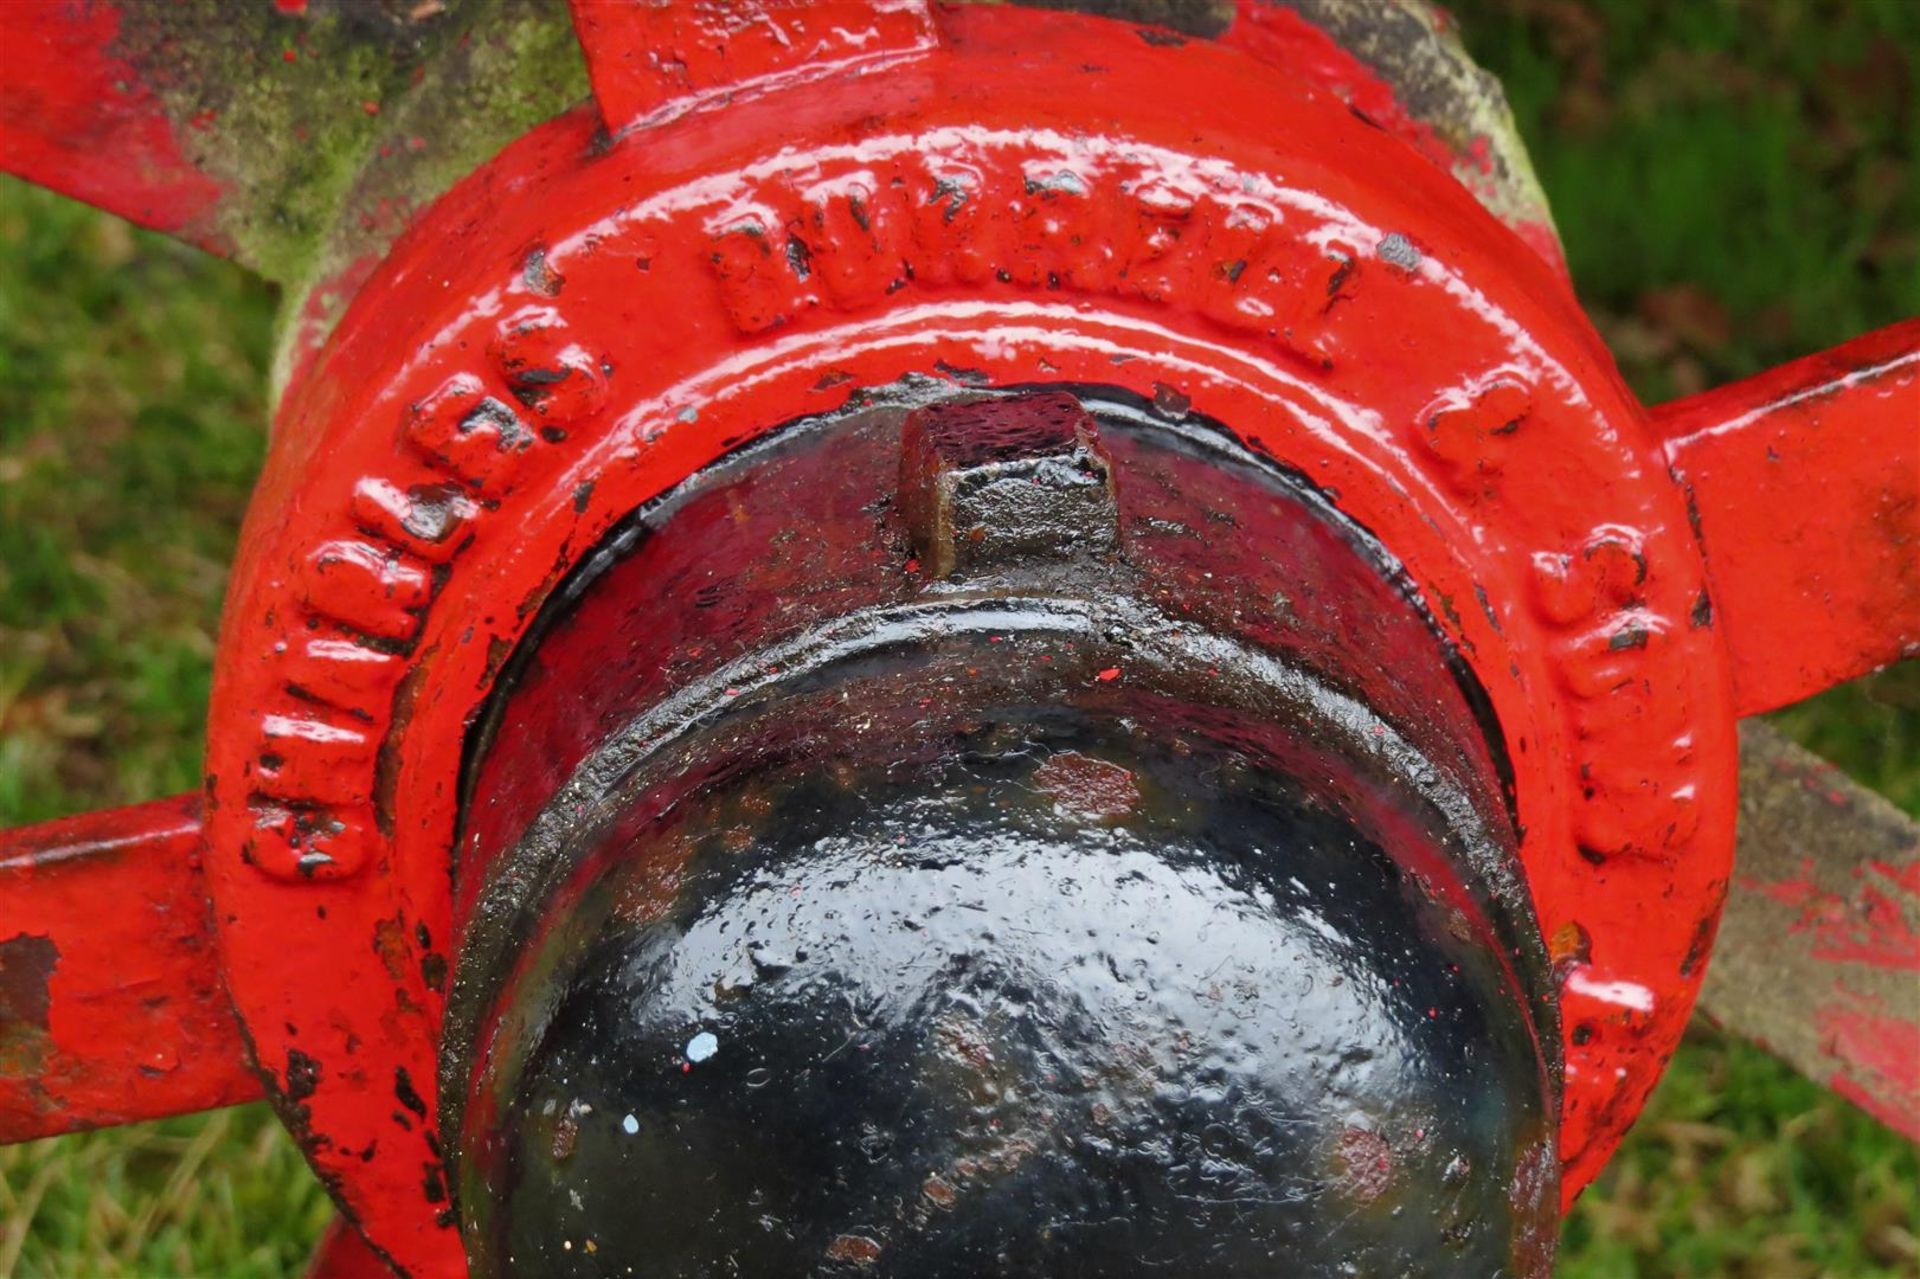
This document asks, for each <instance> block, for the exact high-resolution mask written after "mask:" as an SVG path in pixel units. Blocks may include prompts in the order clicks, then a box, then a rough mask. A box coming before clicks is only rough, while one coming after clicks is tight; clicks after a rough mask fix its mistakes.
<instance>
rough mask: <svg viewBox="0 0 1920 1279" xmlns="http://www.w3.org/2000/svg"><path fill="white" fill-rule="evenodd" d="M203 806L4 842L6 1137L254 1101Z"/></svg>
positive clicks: (0, 1004)
mask: <svg viewBox="0 0 1920 1279" xmlns="http://www.w3.org/2000/svg"><path fill="white" fill-rule="evenodd" d="M200 848H201V827H200V814H199V803H198V799H197V797H182V798H176V799H166V800H160V801H158V802H155V803H151V804H142V805H140V806H138V807H135V808H121V809H113V810H110V811H107V812H102V813H89V814H87V815H85V816H83V817H75V818H69V819H67V820H64V821H58V822H49V823H47V824H45V825H42V826H29V827H23V828H21V829H19V830H12V831H5V832H0V1142H14V1141H26V1140H29V1139H31V1138H34V1137H46V1136H50V1135H52V1134H54V1133H61V1132H74V1131H77V1130H79V1129H83V1128H98V1127H103V1126H105V1125H108V1124H121V1123H129V1122H132V1121H134V1120H138V1119H155V1118H159V1117H160V1116H163V1115H174V1114H181V1113H184V1112H186V1111H192V1110H208V1109H211V1108H213V1107H216V1106H230V1105H233V1104H235V1103H237V1102H242V1101H250V1100H252V1099H253V1098H255V1097H257V1096H259V1095H260V1084H259V1082H258V1081H257V1080H256V1079H255V1078H254V1076H253V1074H252V1072H251V1071H250V1070H249V1069H248V1065H247V1053H246V1045H245V1043H244V1041H243V1040H242V1038H241V1035H240V1029H239V1026H238V1024H237V1022H236V1021H235V1019H234V1015H233V1009H232V1006H231V1005H230V1004H229V1003H228V1002H227V997H226V991H225V990H224V988H223V987H222V985H221V981H220V974H219V968H218V963H217V960H216V957H215V954H214V947H213V935H212V929H211V926H210V921H209V920H208V917H207V899H206V889H205V887H204V886H203V885H202V883H201V879H200V867H199V858H200Z"/></svg>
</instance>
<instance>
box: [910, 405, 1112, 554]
mask: <svg viewBox="0 0 1920 1279" xmlns="http://www.w3.org/2000/svg"><path fill="white" fill-rule="evenodd" d="M900 445H901V446H900V506H901V510H902V512H903V514H904V515H905V516H906V520H907V527H908V530H909V532H910V534H911V535H912V538H913V543H914V548H915V550H916V551H917V553H918V554H919V556H920V558H921V560H922V562H923V563H924V564H925V566H926V569H927V572H928V573H929V574H930V575H932V576H933V577H936V578H939V577H947V576H949V575H951V574H953V573H956V572H958V573H966V572H977V571H981V570H985V569H991V568H994V567H997V566H1000V565H1004V564H1007V563H1009V562H1011V561H1014V560H1019V559H1029V558H1056V557H1060V556H1064V555H1068V554H1071V553H1073V552H1076V551H1083V550H1094V551H1098V550H1105V549H1107V548H1109V547H1111V546H1112V545H1113V544H1114V541H1115V539H1116V537H1117V521H1116V515H1115V508H1114V499H1113V478H1112V472H1111V469H1110V468H1109V466H1108V462H1107V455H1106V452H1105V450H1104V449H1103V448H1102V446H1101V443H1100V428H1099V424H1098V423H1096V422H1095V421H1094V420H1093V418H1092V416H1091V415H1090V414H1088V412H1087V411H1086V410H1085V409H1084V408H1082V407H1080V402H1079V401H1078V400H1076V399H1074V398H1073V396H1071V395H1068V394H1066V393H1064V392H1043V393H1038V394H1032V395H1021V396H1014V397H1010V398H1006V399H995V400H975V401H971V402H967V403H958V404H935V405H930V406H928V407H926V408H922V409H917V410H915V411H914V412H913V413H911V414H910V415H908V417H907V420H906V423H905V425H904V427H903V428H902V431H901V442H900Z"/></svg>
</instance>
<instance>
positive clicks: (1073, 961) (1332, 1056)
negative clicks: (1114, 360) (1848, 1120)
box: [442, 386, 1557, 1277]
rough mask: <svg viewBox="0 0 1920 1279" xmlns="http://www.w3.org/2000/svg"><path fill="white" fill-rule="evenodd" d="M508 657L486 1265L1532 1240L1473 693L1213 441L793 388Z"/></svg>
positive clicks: (482, 907) (1516, 895) (987, 1256)
mask: <svg viewBox="0 0 1920 1279" xmlns="http://www.w3.org/2000/svg"><path fill="white" fill-rule="evenodd" d="M1083 401H1084V402H1085V405H1086V406H1087V407H1083ZM1089 407H1090V408H1091V409H1093V410H1094V411H1092V412H1089V411H1088V409H1089ZM1163 407H1164V406H1163ZM510 674H511V678H510V679H509V680H508V684H509V686H510V691H508V692H507V693H506V694H504V695H503V696H502V698H501V699H499V700H498V701H497V702H496V704H495V706H494V707H493V708H492V711H491V712H490V714H489V716H488V718H487V720H486V722H485V723H484V724H482V726H481V727H480V729H479V731H478V735H477V737H476V741H475V747H474V759H475V763H474V767H473V768H472V769H471V770H470V773H469V796H468V811H469V814H470V816H469V821H468V829H467V835H466V838H465V839H464V841H463V866H462V872H461V874H462V885H461V888H460V891H461V894H462V896H463V898H464V899H465V900H466V901H468V902H470V903H471V912H470V915H469V917H468V922H467V924H466V928H465V935H464V939H463V946H462V952H461V958H460V961H459V968H458V971H457V976H456V983H455V990H454V995H453V999H452V1004H451V1008H450V1023H449V1033H448V1040H447V1049H446V1053H445V1055H444V1057H443V1088H442V1096H443V1097H445V1098H448V1099H450V1100H449V1105H450V1107H451V1109H450V1114H449V1116H448V1119H447V1124H446V1128H447V1138H448V1143H449V1147H450V1153H451V1154H452V1155H453V1157H454V1159H455V1161H456V1168H457V1176H458V1201H459V1208H460V1213H461V1219H462V1227H463V1230H464V1232H465V1234H466V1239H467V1246H468V1251H469V1254H470V1257H471V1260H472V1266H473V1271H474V1273H475V1274H476V1275H477V1276H508V1275H512V1276H526V1275H545V1274H558V1273H565V1274H607V1275H621V1274H628V1273H631V1274H645V1275H689V1276H691V1275H707V1274H747V1275H787V1274H807V1273H839V1272H846V1273H877V1274H898V1275H912V1276H917V1277H918V1276H976V1275H984V1274H1022V1275H1026V1274H1031V1275H1042V1274H1044V1275H1135V1274H1149V1273H1162V1272H1166V1273H1195V1272H1198V1273H1207V1274H1236V1275H1239V1274H1245V1275H1255V1274H1260V1275H1266V1274H1284V1275H1289V1276H1319V1275H1326V1276H1336V1275H1337V1276H1407V1275H1472V1276H1492V1275H1509V1276H1533V1275H1545V1274H1546V1273H1547V1272H1548V1269H1549V1268H1550V1264H1551V1252H1552V1238H1553V1232H1554V1221H1555V1208H1556V1201H1557V1186H1556V1158H1555V1152H1554V1148H1553V1116H1554V1113H1555V1101H1554V1097H1555V1091H1554V1090H1555V1082H1554V1073H1555V1066H1554V1062H1553V1060H1552V1050H1551V1047H1550V1046H1551V1045H1552V1044H1554V1043H1556V1042H1557V1036H1556V1035H1555V1034H1554V1033H1553V1027H1552V1025H1551V1019H1552V1011H1551V1005H1550V1002H1549V1001H1548V999H1547V997H1546V995H1545V987H1546V983H1545V981H1544V980H1543V977H1544V971H1545V964H1544V961H1543V959H1542V957H1541V948H1540V943H1539V938H1538V935H1537V930H1536V929H1535V928H1534V926H1533V923H1532V917H1531V915H1530V913H1529V910H1528V908H1527V905H1526V901H1525V896H1524V892H1523V891H1521V889H1520V888H1519V885H1518V880H1517V877H1516V876H1515V874H1514V869H1513V834H1512V829H1511V824H1510V820H1509V818H1508V815H1507V813H1506V800H1505V796H1504V794H1503V788H1502V785H1501V782H1500V768H1499V762H1498V761H1497V759H1495V758H1493V757H1492V755H1491V753H1490V751H1489V748H1488V747H1487V745H1486V743H1487V740H1488V738H1487V734H1486V725H1485V722H1484V721H1485V716H1484V712H1483V711H1481V710H1480V709H1479V708H1478V703H1477V702H1476V700H1475V697H1474V693H1475V690H1474V689H1473V687H1472V686H1471V681H1470V680H1468V679H1466V677H1464V676H1463V675H1462V673H1461V671H1460V668H1459V666H1458V664H1457V663H1456V662H1454V661H1453V660H1452V657H1451V655H1450V654H1449V653H1448V652H1447V651H1446V650H1445V648H1444V646H1442V645H1441V644H1440V643H1439V641H1438V640H1437V639H1436V638H1435V636H1434V632H1433V630H1432V628H1431V626H1430V625H1428V624H1427V622H1426V620H1425V618H1424V617H1423V616H1421V614H1420V612H1419V609H1418V607H1417V606H1416V605H1415V604H1414V603H1413V602H1412V599H1411V596H1410V594H1409V593H1408V592H1407V591H1406V590H1405V589H1404V587H1403V585H1402V583H1400V582H1399V581H1398V579H1397V577H1396V575H1395V573H1394V572H1393V569H1392V566H1391V565H1390V563H1388V562H1387V561H1385V559H1384V557H1382V556H1380V554H1379V553H1378V551H1377V548H1374V547H1373V546H1372V545H1371V543H1370V541H1369V540H1368V539H1367V538H1366V537H1365V535H1364V534H1363V533H1362V532H1361V531H1360V530H1357V529H1355V528H1353V527H1351V526H1350V525H1348V524H1346V523H1345V522H1344V521H1342V520H1341V519H1340V518H1339V517H1338V516H1337V515H1336V514H1335V513H1334V512H1333V511H1332V510H1331V509H1330V508H1329V507H1328V506H1327V505H1326V504H1325V503H1324V502H1322V501H1320V500H1319V499H1318V498H1317V497H1316V495H1314V494H1312V493H1310V492H1308V491H1306V490H1305V489H1304V488H1303V487H1302V486H1300V485H1299V484H1298V483H1297V482H1295V481H1293V480H1292V479H1290V478H1289V477H1286V476H1283V475H1281V474H1279V473H1277V472H1276V471H1274V470H1273V469H1272V468H1270V467H1268V466H1266V465H1263V464H1262V463H1261V462H1259V461H1258V460H1257V459H1255V458H1253V457H1251V456H1249V455H1248V454H1246V453H1245V452H1244V451H1242V450H1240V449H1238V448H1237V447H1236V446H1234V445H1233V444H1232V443H1231V441H1230V439H1229V437H1227V436H1226V434H1225V433H1224V432H1223V431H1221V430H1219V429H1218V428H1216V427H1213V426H1211V425H1210V424H1205V423H1199V422H1196V421H1192V420H1190V419H1188V418H1187V417H1186V416H1185V415H1184V414H1181V413H1178V412H1174V413H1167V412H1164V411H1163V412H1159V413H1156V412H1155V411H1153V410H1152V409H1151V408H1150V407H1148V406H1142V405H1139V404H1135V403H1129V402H1126V401H1124V400H1122V399H1120V398H1118V397H1111V396H1109V397H1103V396H1101V395H1100V394H1099V393H1098V392H1096V391H1094V390H1092V389H1082V390H1081V393H1080V398H1078V399H1076V398H1074V397H1071V396H1068V395H1066V394H1062V393H1059V392H1048V393H1029V394H1027V395H1024V396H997V397H976V398H974V399H971V400H966V399H954V398H951V391H950V389H948V390H944V391H934V390H932V389H930V388H927V387H922V386H910V387H905V388H900V389H898V390H897V391H894V392H889V393H888V394H886V395H882V396H876V397H873V398H872V399H871V401H870V402H868V403H865V404H862V405H859V406H856V407H855V408H854V409H852V410H850V411H848V412H847V413H844V414H840V415H837V416H835V417H833V418H827V419H817V420H810V421H807V422H803V423H797V424H795V425H794V426H792V427H790V428H789V429H788V430H786V431H785V432H783V433H782V434H780V435H779V436H778V437H777V438H776V439H775V440H774V442H772V443H771V444H767V445H762V446H759V447H756V448H754V449H752V450H749V451H746V452H743V453H741V454H738V455H736V456H735V457H733V458H731V459H729V460H728V461H726V462H724V463H722V464H720V465H718V466H716V467H713V468H710V469H709V470H708V471H707V472H706V473H705V474H703V475H702V476H700V477H698V478H697V479H696V480H695V481H693V482H692V483H691V484H689V485H688V486H687V487H686V488H685V489H684V490H682V491H680V492H678V493H676V494H674V495H672V496H671V497H669V498H667V499H665V500H663V501H662V502H660V503H658V504H656V505H655V506H654V507H651V508H649V509H648V510H646V511H643V512H642V513H641V514H640V515H639V516H638V517H636V519H635V520H634V521H633V522H631V524H630V525H629V526H628V527H627V528H626V529H624V530H623V531H622V532H621V533H619V534H618V535H616V536H615V537H614V538H613V539H611V540H610V542H609V543H608V544H607V545H606V546H605V547H604V548H603V549H602V551H601V553H599V554H598V555H597V556H595V557H593V558H592V560H591V562H590V563H589V564H588V566H587V567H586V568H585V569H583V570H582V571H581V573H580V574H579V575H577V577H576V579H575V580H574V581H572V582H570V583H569V584H568V585H567V587H566V588H565V589H564V590H562V591H561V592H559V595H558V597H557V600H556V602H555V603H554V604H553V605H552V606H551V607H550V608H549V610H548V615H547V616H546V617H545V618H543V619H542V621H541V622H540V624H539V625H538V626H536V628H535V631H534V634H533V636H532V638H531V639H530V640H529V641H528V643H527V646H526V647H525V648H524V649H523V650H522V652H521V654H520V655H519V656H518V657H517V658H516V660H515V663H514V667H513V670H512V671H511V673H510Z"/></svg>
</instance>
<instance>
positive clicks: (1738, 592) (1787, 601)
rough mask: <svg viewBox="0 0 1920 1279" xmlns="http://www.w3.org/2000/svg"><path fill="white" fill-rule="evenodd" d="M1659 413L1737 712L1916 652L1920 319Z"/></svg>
mask: <svg viewBox="0 0 1920 1279" xmlns="http://www.w3.org/2000/svg"><path fill="white" fill-rule="evenodd" d="M1655 416H1656V420H1657V421H1658V423H1659V425H1660V428H1661V430H1662V433H1663V434H1665V435H1666V437H1667V441H1668V442H1667V459H1668V463H1669V465H1670V466H1671V468H1672V470H1673V473H1674V476H1675V478H1677V479H1678V480H1679V481H1680V483H1681V484H1682V485H1683V486H1684V487H1685V488H1686V490H1687V495H1688V503H1689V510H1690V512H1691V513H1692V515H1693V519H1694V523H1695V527H1696V530H1697V532H1698V535H1699V537H1700V540H1701V542H1702V544H1703V545H1704V546H1705V548H1706V552H1707V566H1708V573H1709V575H1710V578H1711V581H1712V586H1713V601H1712V608H1713V614H1714V616H1713V622H1714V625H1715V626H1716V627H1718V628H1720V630H1721V633H1722V634H1723V635H1724V636H1725V637H1726V641H1727V645H1728V647H1729V649H1730V650H1731V652H1732V656H1733V680H1734V700H1735V702H1736V703H1737V705H1738V708H1739V712H1740V713H1741V714H1743V715H1753V714H1757V713H1759V712H1761V711H1766V710H1772V709H1773V708H1775V707H1777V706H1784V705H1786V704H1787V703H1789V702H1796V701H1799V700H1800V699H1801V698H1803V697H1809V696H1811V695H1813V694H1814V693H1817V692H1819V691H1820V690H1822V689H1824V688H1829V687H1831V686H1833V685H1835V684H1838V683H1840V682H1841V681H1843V680H1848V679H1852V678H1853V677H1855V676H1857V675H1863V674H1865V673H1866V672H1868V671H1870V670H1873V669H1874V668H1875V667H1878V666H1882V665H1885V664H1886V663H1888V662H1891V661H1896V660H1898V659H1899V658H1902V657H1908V656H1912V655H1913V654H1915V653H1920V320H1908V321H1906V322H1905V323H1902V324H1896V325H1893V326H1891V327H1889V328H1885V329H1881V330H1879V331H1878V332H1875V333H1869V334H1867V335H1866V336H1865V337H1861V338H1857V339H1855V340H1854V341H1852V342H1849V343H1847V344H1846V345H1844V346H1840V347H1837V348H1835V349H1834V350H1832V351H1827V352H1823V353H1821V354H1819V355H1813V356H1808V357H1807V358H1806V359H1803V360H1796V361H1794V362H1793V363H1791V364H1787V365H1783V366H1781V367H1780V368H1777V369H1774V370H1772V371H1770V372H1767V373H1763V374H1761V375H1760V376H1758V377H1755V378H1749V379H1748V380H1746V381H1744V382H1738V383H1735V384H1734V385H1732V386H1727V387H1722V388H1720V389H1719V390H1716V391H1709V392H1707V393H1706V394H1704V395H1696V396H1693V397H1691V398H1689V399H1685V400H1680V401H1678V402H1676V403H1673V404H1668V405H1664V406H1662V407H1661V408H1660V409H1658V410H1656V414H1655Z"/></svg>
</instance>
